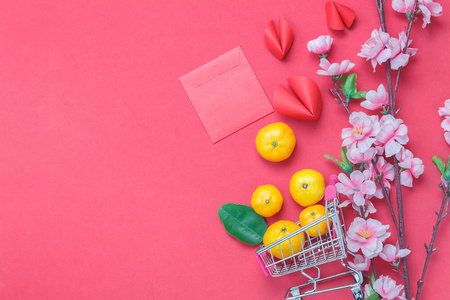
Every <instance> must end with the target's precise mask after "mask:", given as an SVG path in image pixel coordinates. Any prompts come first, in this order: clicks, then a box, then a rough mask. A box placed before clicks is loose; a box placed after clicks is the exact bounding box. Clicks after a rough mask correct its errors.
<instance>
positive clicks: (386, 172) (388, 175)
mask: <svg viewBox="0 0 450 300" xmlns="http://www.w3.org/2000/svg"><path fill="white" fill-rule="evenodd" d="M375 166H376V167H377V170H378V172H379V173H380V174H381V178H382V181H383V184H384V186H385V187H386V188H387V189H390V188H391V184H390V183H389V181H392V180H394V175H395V173H394V166H393V165H391V164H390V163H388V162H387V161H386V160H385V159H384V157H382V156H380V157H378V160H377V163H376V164H375ZM364 168H365V169H366V170H369V171H370V173H371V176H370V179H372V180H373V181H375V185H376V188H377V190H376V191H375V194H374V195H373V196H374V197H376V198H378V199H382V198H383V197H384V196H383V189H382V187H381V183H380V181H379V180H378V179H377V177H378V174H377V171H376V170H375V168H374V166H373V164H372V163H371V162H369V163H368V164H366V165H364Z"/></svg>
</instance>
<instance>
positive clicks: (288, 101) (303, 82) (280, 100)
mask: <svg viewBox="0 0 450 300" xmlns="http://www.w3.org/2000/svg"><path fill="white" fill-rule="evenodd" d="M288 83H289V85H290V86H291V88H292V90H293V91H294V93H295V94H296V95H297V96H298V98H297V97H296V96H295V95H293V94H292V93H291V92H290V91H289V90H288V89H287V88H285V87H284V86H283V85H282V84H280V85H278V87H277V88H276V89H275V92H274V95H273V106H274V107H275V110H276V111H277V112H278V113H279V114H280V115H283V116H285V117H290V118H294V119H298V120H304V121H315V120H318V119H319V118H320V112H321V111H322V95H321V93H320V89H319V86H318V85H317V84H316V83H315V82H314V81H313V80H312V79H311V78H309V77H305V76H296V77H289V78H288Z"/></svg>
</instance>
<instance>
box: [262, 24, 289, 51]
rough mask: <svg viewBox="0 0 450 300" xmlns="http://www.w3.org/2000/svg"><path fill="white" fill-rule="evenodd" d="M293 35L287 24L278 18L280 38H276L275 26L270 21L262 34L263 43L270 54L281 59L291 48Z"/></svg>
mask: <svg viewBox="0 0 450 300" xmlns="http://www.w3.org/2000/svg"><path fill="white" fill-rule="evenodd" d="M293 40H294V34H293V32H292V28H291V26H290V25H289V24H288V22H287V21H286V20H285V19H284V18H283V17H281V16H280V36H279V37H278V34H277V30H276V29H275V24H274V23H273V21H270V23H269V25H268V26H267V28H266V30H265V32H264V41H265V42H266V45H267V47H268V48H269V50H270V52H272V54H273V55H275V56H276V57H277V58H278V59H283V58H284V57H285V56H286V54H287V53H288V51H289V49H290V48H291V45H292V41H293Z"/></svg>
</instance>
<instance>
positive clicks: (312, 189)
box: [289, 169, 325, 206]
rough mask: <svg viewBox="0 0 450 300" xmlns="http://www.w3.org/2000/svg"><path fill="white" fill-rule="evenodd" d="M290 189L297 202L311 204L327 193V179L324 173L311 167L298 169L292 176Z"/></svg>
mask: <svg viewBox="0 0 450 300" xmlns="http://www.w3.org/2000/svg"><path fill="white" fill-rule="evenodd" d="M289 191H290V192H291V196H292V198H294V200H295V202H297V203H298V204H300V205H301V206H310V205H313V204H316V203H317V202H319V201H320V200H321V199H322V198H323V196H324V194H325V181H324V180H323V176H322V174H320V173H319V172H317V171H314V170H311V169H304V170H301V171H298V172H297V173H295V174H294V176H292V178H291V183H290V184H289Z"/></svg>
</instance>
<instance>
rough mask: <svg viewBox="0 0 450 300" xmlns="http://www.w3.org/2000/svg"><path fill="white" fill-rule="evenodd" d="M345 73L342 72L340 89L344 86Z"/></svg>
mask: <svg viewBox="0 0 450 300" xmlns="http://www.w3.org/2000/svg"><path fill="white" fill-rule="evenodd" d="M347 77H348V76H347V74H342V76H341V89H343V88H344V85H345V82H346V81H347Z"/></svg>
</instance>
